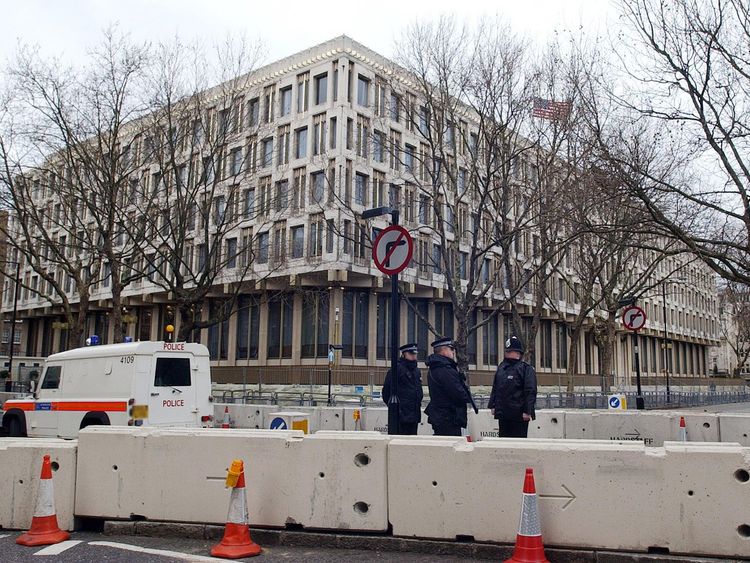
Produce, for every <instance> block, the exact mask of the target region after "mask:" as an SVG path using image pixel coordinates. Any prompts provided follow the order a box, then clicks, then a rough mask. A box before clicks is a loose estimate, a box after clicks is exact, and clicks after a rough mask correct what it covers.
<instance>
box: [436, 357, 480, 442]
mask: <svg viewBox="0 0 750 563" xmlns="http://www.w3.org/2000/svg"><path fill="white" fill-rule="evenodd" d="M427 367H428V368H429V371H428V372H427V386H428V387H429V389H430V403H429V404H428V405H427V408H426V409H425V413H427V422H429V423H430V424H432V425H440V426H443V425H450V426H460V427H461V428H466V404H467V403H470V402H471V397H470V395H469V390H468V388H467V386H466V383H465V382H466V376H465V375H464V374H462V373H460V372H459V371H458V366H457V364H456V362H454V361H453V360H451V359H449V358H446V357H445V356H439V355H437V354H433V355H432V356H430V357H429V358H427Z"/></svg>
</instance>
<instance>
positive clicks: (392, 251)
mask: <svg viewBox="0 0 750 563" xmlns="http://www.w3.org/2000/svg"><path fill="white" fill-rule="evenodd" d="M413 253H414V241H413V240H412V238H411V235H410V234H409V231H407V230H406V229H404V228H403V227H401V226H400V225H391V226H390V227H388V228H386V229H383V230H382V231H380V234H378V236H377V238H376V239H375V243H374V244H373V245H372V259H373V260H374V261H375V266H377V268H378V270H380V271H381V272H383V273H384V274H388V275H389V276H393V275H396V274H398V273H399V272H400V271H402V270H404V269H405V268H406V267H407V266H408V265H409V262H410V261H411V257H412V254H413Z"/></svg>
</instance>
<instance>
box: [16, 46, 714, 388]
mask: <svg viewBox="0 0 750 563" xmlns="http://www.w3.org/2000/svg"><path fill="white" fill-rule="evenodd" d="M392 69H393V63H391V62H390V61H388V60H387V59H385V58H383V57H381V56H380V55H378V54H377V53H374V52H372V51H370V50H369V49H367V48H366V47H364V46H362V45H360V44H358V43H356V42H355V41H353V40H351V39H349V38H348V37H339V38H336V39H333V40H331V41H328V42H326V43H323V44H320V45H318V46H316V47H313V48H311V49H308V50H306V51H303V52H301V53H298V54H296V55H293V56H291V57H288V58H286V59H283V60H281V61H278V62H276V63H272V64H270V65H268V66H265V67H263V68H260V69H258V70H257V71H256V72H254V73H253V75H252V77H251V79H250V80H249V81H248V89H247V91H246V92H244V95H243V96H242V97H241V98H240V99H239V101H238V102H236V103H235V110H234V111H235V113H233V114H231V115H232V116H233V118H232V119H234V120H235V123H236V125H235V126H234V128H233V130H234V133H233V135H232V136H231V137H230V139H229V142H228V144H227V158H226V161H225V162H222V166H226V167H231V168H232V176H233V177H237V176H240V180H239V182H238V183H236V185H237V186H238V189H239V192H238V193H241V194H242V197H241V198H238V199H235V200H234V201H232V202H226V201H220V202H217V201H214V202H211V205H212V206H217V207H216V209H217V211H216V212H217V213H222V214H223V213H225V212H226V206H227V205H230V206H234V210H233V212H234V213H235V214H236V215H237V221H236V224H234V225H233V227H232V229H230V230H229V231H228V232H227V234H226V241H225V244H226V248H227V252H229V253H237V257H238V258H237V260H238V264H236V266H237V267H238V268H239V266H241V261H242V260H243V257H242V253H241V251H239V250H238V249H240V250H241V249H242V247H243V245H245V241H253V242H252V244H253V245H255V246H254V255H255V259H254V264H253V265H252V275H251V276H248V277H247V278H245V279H241V280H237V279H236V274H235V273H234V272H233V271H232V270H233V268H232V264H231V263H229V264H228V265H227V271H226V272H224V273H223V274H222V276H221V277H220V278H219V279H218V280H217V283H216V295H219V294H221V293H222V288H224V286H225V285H226V284H236V283H240V284H242V288H243V289H242V295H241V296H240V298H239V300H238V303H237V307H236V310H235V311H234V312H233V314H232V315H231V316H230V317H229V318H228V319H227V320H226V321H224V322H221V323H218V324H216V325H214V326H212V327H209V328H206V329H203V330H201V331H199V333H196V334H195V339H196V340H199V341H201V342H203V343H205V344H206V345H207V346H208V347H209V350H210V352H211V357H212V365H213V366H214V373H215V379H218V380H225V381H235V382H241V381H247V382H256V381H259V380H262V381H264V382H269V383H270V382H279V383H302V384H306V383H321V382H323V381H324V380H325V377H326V375H327V369H328V350H329V345H330V344H334V343H335V344H341V345H342V350H341V351H340V352H338V353H337V357H336V362H335V364H336V365H335V367H334V371H335V374H334V380H335V381H336V382H337V383H344V384H346V383H358V384H362V383H364V384H366V383H375V384H377V383H379V382H380V381H381V380H382V376H383V374H384V372H385V370H386V369H387V366H388V354H389V345H390V344H389V336H388V334H389V330H388V327H389V322H390V321H389V319H388V303H389V282H388V279H387V277H386V276H383V275H382V274H381V273H380V272H378V271H377V269H376V268H375V266H374V264H373V263H372V259H371V255H370V252H371V251H370V249H369V247H368V243H367V238H368V237H367V236H366V235H367V234H368V233H365V232H364V231H363V230H362V229H361V228H360V226H359V224H358V223H357V221H356V220H354V215H353V214H354V213H358V212H361V211H362V210H364V209H367V208H370V207H379V206H384V205H393V204H395V205H398V206H399V207H400V209H401V215H402V218H403V222H404V224H405V225H406V227H407V228H409V229H410V230H411V231H412V232H413V233H415V245H416V246H417V248H416V252H415V255H416V257H417V259H415V261H414V262H413V264H412V266H411V267H410V268H408V269H407V270H406V271H405V272H404V274H403V275H402V281H403V290H404V292H405V293H406V294H407V295H408V297H409V300H410V301H411V303H413V305H414V308H415V309H417V310H418V311H419V314H417V313H416V312H415V310H414V309H413V308H411V307H407V306H405V305H402V315H401V316H402V318H401V335H402V340H403V341H416V342H418V344H419V346H420V349H421V350H423V351H424V352H423V353H422V357H423V358H424V356H425V354H426V353H427V352H428V346H429V342H430V341H431V340H432V339H433V336H434V335H433V334H431V333H430V331H429V329H428V326H427V324H426V323H424V322H423V321H422V320H421V318H420V316H423V317H424V318H428V319H429V320H430V322H431V323H432V325H433V326H434V327H435V328H436V332H439V333H441V334H448V335H450V334H452V333H453V331H454V317H453V313H452V306H451V303H450V300H449V299H448V297H447V295H446V292H445V279H444V278H443V276H442V274H441V272H440V271H439V268H435V267H434V266H429V265H428V264H427V260H424V255H426V254H429V253H430V252H432V251H433V248H434V244H435V241H434V240H430V239H429V238H427V237H425V235H424V234H423V233H422V232H421V231H420V225H424V224H426V223H429V222H430V220H434V219H432V218H431V217H429V210H428V208H427V206H421V205H420V199H419V193H418V192H415V191H414V189H413V187H411V186H410V183H409V181H408V177H409V176H410V175H418V174H420V173H421V171H420V170H418V168H419V166H418V165H416V164H415V158H414V153H419V151H420V150H423V149H422V148H421V146H420V145H421V144H422V142H421V139H420V135H419V128H418V126H417V127H415V125H414V122H415V120H416V119H417V118H416V117H412V118H410V117H409V116H407V115H405V112H403V111H401V110H400V109H398V108H400V107H403V106H402V102H403V100H401V99H400V98H401V97H402V96H404V95H411V96H413V97H414V100H415V101H416V106H418V105H419V93H418V92H417V91H413V92H408V91H407V92H406V94H405V93H404V91H401V90H400V91H398V92H396V91H393V90H392V89H391V88H390V87H389V86H388V84H389V81H388V79H387V77H388V76H389V75H390V73H391V71H392ZM407 90H408V89H407ZM227 115H230V114H227ZM253 121H255V122H256V123H255V124H254V125H253V127H254V128H253V130H252V134H249V133H248V132H249V131H250V123H251V122H253ZM464 125H465V126H466V127H468V128H471V123H470V121H469V122H468V123H467V124H464ZM387 146H391V147H393V146H398V147H401V149H400V150H401V153H402V156H401V157H400V158H394V157H393V156H392V155H391V154H389V152H390V151H388V150H386V147H387ZM520 170H521V172H519V174H521V175H523V174H524V172H523V171H524V170H527V167H526V166H522V167H520ZM155 173H157V168H156V166H155V165H152V166H148V167H146V169H144V170H143V176H145V177H148V176H152V175H153V174H155ZM404 178H406V180H404ZM54 197H55V195H54V193H51V192H50V193H47V194H41V196H40V202H41V201H42V200H44V201H47V200H49V201H54ZM218 206H220V207H218ZM459 220H460V218H459ZM10 221H11V230H12V229H13V218H12V217H11V219H10ZM385 224H386V223H385V221H384V220H376V221H375V222H374V226H375V227H377V228H382V227H383V226H385ZM462 244H463V243H462ZM527 246H528V247H530V246H531V245H527ZM195 252H196V255H195V260H200V259H201V258H200V256H199V255H198V253H199V249H198V248H196V249H195ZM526 252H527V253H528V254H531V253H533V252H534V251H533V250H530V249H529V248H527V249H526ZM521 253H523V249H522V250H521ZM15 256H16V257H17V256H18V255H17V254H16V255H15ZM420 256H422V259H419V257H420ZM14 259H16V258H14ZM190 259H191V260H192V259H193V257H192V256H191V258H190ZM674 269H675V268H674V263H673V262H668V261H665V262H664V263H662V264H660V265H659V266H658V268H657V269H656V271H655V272H654V277H655V278H656V279H662V278H663V279H664V280H665V281H668V279H669V276H670V275H672V274H671V273H670V272H673V271H674ZM153 275H154V276H158V275H159V272H153ZM680 275H681V276H684V277H685V279H686V280H689V283H685V284H681V285H679V286H675V285H673V286H670V287H671V290H670V291H669V292H668V293H667V294H666V295H665V296H664V297H663V296H662V294H661V292H660V291H658V290H654V291H653V292H647V293H646V295H645V296H644V297H643V298H642V299H641V301H639V303H640V304H641V305H642V306H644V308H645V310H646V313H647V315H648V317H649V323H648V325H647V329H646V330H644V331H642V333H641V336H640V338H641V340H640V351H641V363H642V371H643V373H644V375H645V376H647V377H648V378H650V379H651V380H652V381H654V382H655V381H657V379H659V378H661V377H663V375H664V370H665V368H666V369H668V370H669V372H670V374H672V375H673V377H675V378H696V377H701V376H705V375H707V374H708V359H707V350H708V347H709V346H710V345H712V344H714V343H716V341H717V334H718V333H717V330H718V327H717V321H718V309H717V297H716V288H715V284H714V279H713V276H712V275H711V273H710V272H709V271H707V269H706V268H705V267H704V266H702V265H701V264H700V263H698V262H690V263H689V264H686V265H685V266H684V267H683V268H682V269H681V273H680ZM22 280H23V289H22V290H21V292H20V299H19V302H18V309H19V315H20V316H19V318H22V319H23V320H24V324H23V330H22V334H21V335H20V342H19V349H18V351H19V352H20V353H21V354H24V355H26V356H28V357H39V356H42V357H43V356H46V355H47V354H50V353H53V352H56V351H60V350H62V349H63V348H64V347H65V341H66V329H65V325H64V323H62V318H61V316H60V311H59V307H57V306H56V305H55V303H54V302H52V303H51V302H50V300H49V299H46V298H45V297H44V296H43V294H44V291H43V289H42V286H41V284H40V281H39V280H38V277H37V276H36V275H35V273H34V272H33V270H32V269H31V268H30V267H29V266H28V265H24V267H23V269H22ZM551 286H552V288H553V292H554V294H555V299H556V300H557V302H558V306H557V307H556V311H552V310H550V311H545V314H544V316H543V319H542V321H541V326H540V331H539V334H538V335H537V342H536V355H535V358H534V359H533V360H534V362H535V364H536V368H537V370H538V372H539V373H540V376H541V379H542V381H543V382H546V383H548V384H555V383H561V384H563V385H564V381H565V380H564V378H563V374H564V373H565V371H566V369H567V361H568V346H569V329H568V324H567V323H569V322H570V320H571V319H572V317H573V315H574V314H575V312H576V310H577V305H576V303H574V302H573V301H574V300H573V297H572V292H570V291H569V290H567V288H566V287H565V285H564V284H563V283H561V282H560V280H559V279H557V278H554V279H553V280H552V284H551ZM13 289H14V287H13V283H12V280H9V279H6V281H5V285H4V295H3V301H2V305H3V309H2V310H3V313H4V317H5V318H7V317H8V314H9V311H10V310H11V309H12V307H13V296H14V292H13ZM35 289H36V292H35ZM124 295H125V298H126V307H127V315H126V324H127V326H126V331H127V334H129V335H130V336H132V337H133V338H135V339H138V340H146V339H166V338H169V335H168V334H166V333H165V330H164V329H165V326H166V325H167V324H171V323H175V322H177V321H178V319H176V318H175V311H174V300H173V299H172V296H171V295H170V294H169V293H168V292H165V291H164V290H163V289H162V288H161V287H159V285H158V284H156V283H153V282H152V281H151V276H147V277H145V278H143V279H141V280H138V281H136V282H135V283H133V284H131V285H130V286H128V287H127V288H126V290H125V292H124ZM503 296H504V289H503V288H502V287H497V288H496V289H495V290H493V291H492V292H490V294H489V295H488V297H487V298H486V299H485V303H486V310H485V311H479V312H478V313H477V314H478V315H483V314H488V313H489V312H491V311H493V310H494V308H496V307H497V306H498V303H501V302H502V301H503ZM665 298H666V319H665V318H664V314H663V311H664V307H663V300H664V299H665ZM207 301H208V302H207V304H206V305H207V306H206V307H205V311H204V313H205V314H209V310H210V308H211V295H209V297H208V300H207ZM519 303H521V304H522V305H523V306H524V307H525V308H526V309H525V310H526V311H530V307H531V306H532V305H531V303H532V302H531V295H530V293H529V294H523V295H521V296H520V297H519ZM92 305H93V306H92V312H91V315H90V318H89V321H88V333H90V334H97V335H100V337H101V339H102V341H103V342H107V341H111V339H112V329H113V327H112V326H110V323H109V311H110V310H111V306H112V305H111V301H110V292H109V288H108V285H107V281H106V279H104V280H102V283H100V284H99V285H98V287H97V288H96V290H95V292H94V294H93V295H92ZM510 326H511V324H510V318H509V316H508V315H506V314H501V315H498V316H497V317H496V319H495V320H494V321H492V322H490V323H488V324H487V325H485V326H484V327H482V328H480V329H479V330H478V331H477V332H476V333H475V334H474V335H473V336H472V337H471V338H470V342H469V351H468V353H469V362H470V365H471V369H472V370H473V371H475V373H476V374H477V379H475V380H474V381H475V382H478V383H489V382H490V380H491V375H492V373H493V371H494V368H495V367H496V365H497V363H498V362H499V361H501V359H502V343H503V342H504V340H505V338H506V337H507V336H509V334H510V332H511V329H510ZM665 326H666V327H667V332H668V336H667V338H668V340H669V341H670V342H671V344H670V345H668V346H667V347H666V348H665V347H664V328H665ZM620 330H621V327H620ZM632 346H633V344H632V341H631V339H630V338H629V337H628V336H627V334H626V333H625V332H621V336H620V338H619V340H618V345H617V347H616V352H615V356H616V357H615V360H616V363H615V365H616V368H615V374H616V375H617V376H618V378H617V380H616V381H615V382H614V383H615V384H617V383H621V384H629V383H631V376H632V374H633V371H634V369H633V368H634V366H633V348H632ZM578 356H579V365H578V366H576V369H575V372H576V373H577V374H579V375H580V378H579V379H578V380H577V382H578V383H589V384H594V385H597V384H598V382H599V379H598V376H597V375H596V374H597V373H598V367H599V354H598V350H597V347H596V344H595V342H594V338H593V335H592V334H591V332H590V331H589V332H587V333H586V335H585V337H584V338H583V339H582V342H581V343H580V350H579V355H578Z"/></svg>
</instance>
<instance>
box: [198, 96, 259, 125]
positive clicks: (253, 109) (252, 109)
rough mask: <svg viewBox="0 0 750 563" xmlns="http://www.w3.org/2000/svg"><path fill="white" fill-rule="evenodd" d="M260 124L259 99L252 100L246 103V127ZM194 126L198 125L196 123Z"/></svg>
mask: <svg viewBox="0 0 750 563" xmlns="http://www.w3.org/2000/svg"><path fill="white" fill-rule="evenodd" d="M259 123H260V99H259V98H253V99H252V100H250V101H249V102H248V103H247V125H248V127H257V126H258V124H259ZM196 124H199V123H198V122H196Z"/></svg>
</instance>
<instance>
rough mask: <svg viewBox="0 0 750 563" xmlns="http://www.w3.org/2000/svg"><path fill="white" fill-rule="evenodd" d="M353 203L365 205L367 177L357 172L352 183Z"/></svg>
mask: <svg viewBox="0 0 750 563" xmlns="http://www.w3.org/2000/svg"><path fill="white" fill-rule="evenodd" d="M354 202H355V203H358V204H359V205H365V206H366V205H367V176H366V175H364V174H360V173H359V172H357V173H356V174H355V182H354Z"/></svg>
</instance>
